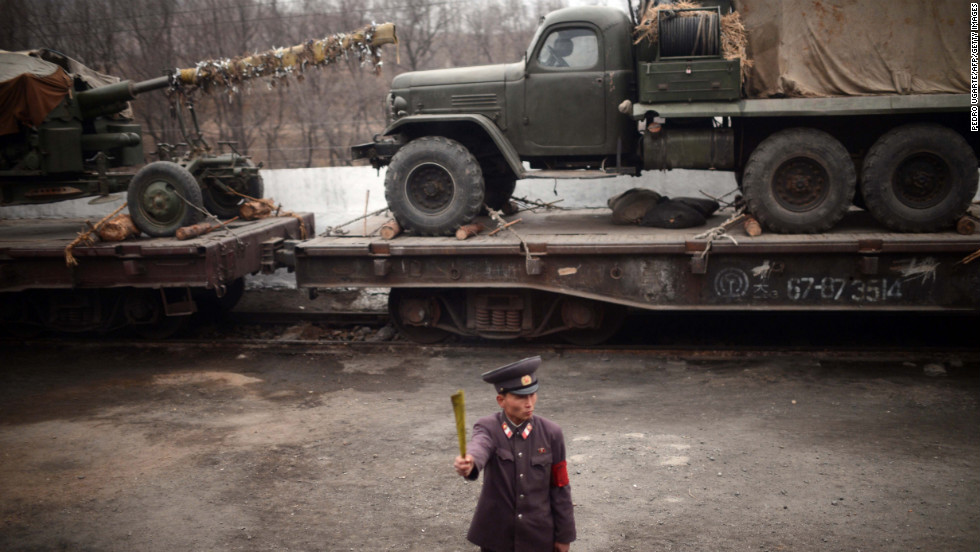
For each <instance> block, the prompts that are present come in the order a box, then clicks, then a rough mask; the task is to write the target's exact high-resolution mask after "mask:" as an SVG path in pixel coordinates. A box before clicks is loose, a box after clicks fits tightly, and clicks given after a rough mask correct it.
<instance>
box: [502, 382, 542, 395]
mask: <svg viewBox="0 0 980 552" xmlns="http://www.w3.org/2000/svg"><path fill="white" fill-rule="evenodd" d="M537 392H538V384H537V382H535V383H532V384H531V385H530V386H529V387H522V388H520V389H514V390H513V391H508V393H513V394H515V395H530V394H531V393H537Z"/></svg>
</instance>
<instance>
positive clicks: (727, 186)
mask: <svg viewBox="0 0 980 552" xmlns="http://www.w3.org/2000/svg"><path fill="white" fill-rule="evenodd" d="M262 176H263V178H264V180H265V195H266V197H271V198H274V199H275V200H276V202H278V203H281V204H282V205H283V206H284V207H285V208H286V209H289V210H293V211H312V212H313V213H314V214H315V215H316V226H317V229H318V231H322V230H323V229H325V228H326V227H328V226H334V225H337V224H342V223H344V222H347V221H349V220H351V219H354V218H356V217H359V216H361V215H363V214H364V212H365V200H367V212H373V211H376V210H378V209H383V208H384V207H385V205H386V204H385V199H384V177H385V171H384V170H382V171H381V172H380V174H379V173H378V171H376V170H375V169H372V168H370V167H334V168H322V169H288V170H272V171H263V172H262ZM635 187H644V188H650V189H653V190H656V191H657V192H660V193H662V194H665V195H668V196H681V195H688V196H700V194H699V191H701V190H703V191H704V192H706V193H708V194H710V195H712V196H714V197H718V196H722V195H724V194H726V193H728V192H730V191H732V190H734V189H735V179H734V177H733V176H732V175H731V173H713V172H707V171H680V170H678V171H671V172H665V173H658V172H649V173H645V174H644V175H643V176H641V177H636V178H632V177H617V178H603V179H595V180H557V181H556V180H536V179H531V180H522V181H519V182H518V183H517V189H516V190H515V191H514V195H515V196H516V197H526V198H528V199H534V200H538V201H543V202H552V201H555V200H557V199H561V200H562V201H561V202H560V203H558V204H557V205H558V206H561V207H567V208H573V209H578V208H588V207H605V206H606V200H607V199H608V198H609V197H611V196H613V195H616V194H618V193H620V192H622V191H624V190H628V189H629V188H635ZM556 192H557V193H556ZM729 199H731V198H729Z"/></svg>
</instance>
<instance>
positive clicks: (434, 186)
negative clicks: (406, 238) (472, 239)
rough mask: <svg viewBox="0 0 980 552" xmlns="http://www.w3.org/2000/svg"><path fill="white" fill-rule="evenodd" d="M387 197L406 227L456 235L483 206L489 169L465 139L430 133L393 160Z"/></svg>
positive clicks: (401, 222)
mask: <svg viewBox="0 0 980 552" xmlns="http://www.w3.org/2000/svg"><path fill="white" fill-rule="evenodd" d="M385 199H386V200H387V201H388V207H389V208H390V209H391V212H392V214H394V215H395V219H396V220H398V223H399V224H401V225H402V228H405V229H407V230H412V231H415V232H417V233H419V234H422V235H432V236H439V235H451V234H453V233H454V232H455V231H456V230H457V229H458V228H459V227H460V226H462V225H464V224H466V223H468V222H470V221H472V220H473V218H474V217H476V215H477V214H479V212H480V209H481V208H482V207H483V172H482V171H481V170H480V163H478V162H477V160H476V157H474V156H473V154H472V153H470V152H469V150H467V149H466V148H465V147H464V146H463V145H462V144H460V143H459V142H457V141H455V140H450V139H449V138H444V137H442V136H426V137H424V138H419V139H417V140H413V141H411V142H409V143H408V144H407V145H405V146H404V147H403V148H401V149H400V150H398V153H396V154H395V155H394V156H393V157H392V158H391V164H390V165H389V166H388V174H387V175H386V176H385Z"/></svg>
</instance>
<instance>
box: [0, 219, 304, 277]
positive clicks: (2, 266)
mask: <svg viewBox="0 0 980 552" xmlns="http://www.w3.org/2000/svg"><path fill="white" fill-rule="evenodd" d="M300 217H301V218H302V221H303V226H305V230H306V234H305V235H306V236H312V235H313V232H314V228H313V224H314V221H313V215H312V214H303V215H300ZM300 226H301V225H300V219H299V218H294V217H278V218H267V219H262V220H257V221H251V222H238V221H236V222H232V223H230V224H228V229H227V230H226V229H221V230H216V231H213V232H211V233H209V234H205V235H204V236H200V237H197V238H193V239H190V240H185V241H181V240H177V239H176V238H147V237H143V238H137V239H130V240H125V241H121V242H105V243H95V244H93V245H86V246H77V247H75V248H74V250H73V255H74V257H75V258H76V259H77V260H78V265H77V266H74V267H68V266H67V265H66V263H65V248H66V247H67V246H68V244H69V243H71V242H72V240H74V239H75V237H76V236H77V234H78V233H79V232H81V231H82V230H84V229H85V221H84V220H80V219H55V220H51V219H21V220H0V292H16V291H22V290H28V289H98V288H117V287H134V288H161V287H192V288H205V289H218V288H220V286H224V285H227V284H228V283H230V282H233V281H235V280H237V279H239V278H242V277H243V276H245V275H246V274H251V273H256V272H259V271H263V270H265V271H271V270H274V269H275V268H276V266H277V264H276V261H275V253H276V251H277V250H278V249H280V248H281V247H282V245H283V243H284V241H285V240H298V239H301V238H303V237H304V234H303V233H302V231H301V229H300Z"/></svg>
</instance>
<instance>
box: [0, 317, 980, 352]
mask: <svg viewBox="0 0 980 552" xmlns="http://www.w3.org/2000/svg"><path fill="white" fill-rule="evenodd" d="M978 322H980V315H978V314H975V313H941V314H931V313H930V314H923V313H891V314H887V315H884V314H882V313H857V314H855V313H853V312H851V313H816V314H815V313H807V312H800V313H776V314H771V313H767V314H760V313H744V314H734V315H733V314H728V315H719V314H718V313H668V314H650V313H634V314H631V315H630V316H629V317H628V318H627V321H626V324H625V325H624V327H623V329H622V330H620V332H619V333H618V334H617V335H616V336H614V338H612V339H611V340H610V341H609V342H607V343H605V344H602V345H598V346H595V345H591V346H586V345H575V344H570V343H565V342H563V341H561V340H560V339H558V338H555V337H553V338H550V339H545V338H539V339H534V340H514V341H507V342H506V343H507V347H508V348H509V349H511V350H513V351H514V354H515V355H520V354H538V353H541V352H551V353H556V354H565V353H580V352H603V353H607V354H610V355H632V354H641V355H642V354H651V355H656V356H659V357H668V358H682V359H687V360H726V359H752V358H774V357H807V358H812V359H817V360H831V359H832V360H854V361H859V362H863V361H890V362H913V363H916V362H917V363H928V362H939V363H942V362H946V363H952V364H953V365H959V364H964V363H965V364H966V365H971V364H973V365H975V364H977V363H980V344H978V342H977V340H976V339H975V328H977V327H980V325H978V324H977V323H978ZM0 340H2V343H3V347H5V348H8V347H19V346H24V347H41V348H49V347H59V346H65V345H70V346H72V347H82V348H92V349H111V348H119V347H122V348H145V349H157V350H187V349H197V350H212V351H213V350H217V351H222V350H227V351H229V354H231V353H234V352H241V351H253V352H254V351H263V352H269V353H282V354H330V353H336V352H337V351H341V350H343V351H347V352H349V353H353V354H357V353H359V352H363V353H369V352H375V351H378V350H391V351H408V350H416V349H418V348H420V347H424V348H425V350H427V351H429V352H430V353H431V354H433V355H438V354H443V353H449V352H452V351H456V350H470V351H478V350H483V349H490V348H499V346H500V343H501V342H500V341H493V340H486V339H480V338H469V337H462V336H452V337H450V338H449V339H448V340H447V341H446V342H443V343H438V344H427V345H420V344H417V343H414V342H412V341H409V340H407V339H405V338H403V337H402V336H400V335H397V334H396V333H395V332H394V331H393V328H391V327H390V325H389V321H388V317H387V315H386V314H384V313H379V312H368V313H364V312H358V313H351V312H346V313H341V312H332V313H313V312H310V313H285V312H241V313H239V312H233V313H229V314H227V315H226V316H225V317H223V318H222V319H221V320H219V321H215V320H209V321H200V320H199V321H196V322H195V323H192V324H190V325H189V327H187V328H185V330H183V331H182V332H181V333H180V334H178V335H177V336H176V337H173V338H169V339H146V338H142V337H135V336H131V335H128V334H126V333H124V332H117V333H110V334H91V333H88V334H51V333H48V334H43V335H40V336H37V337H33V338H29V339H22V338H12V337H9V336H3V337H2V338H0Z"/></svg>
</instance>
